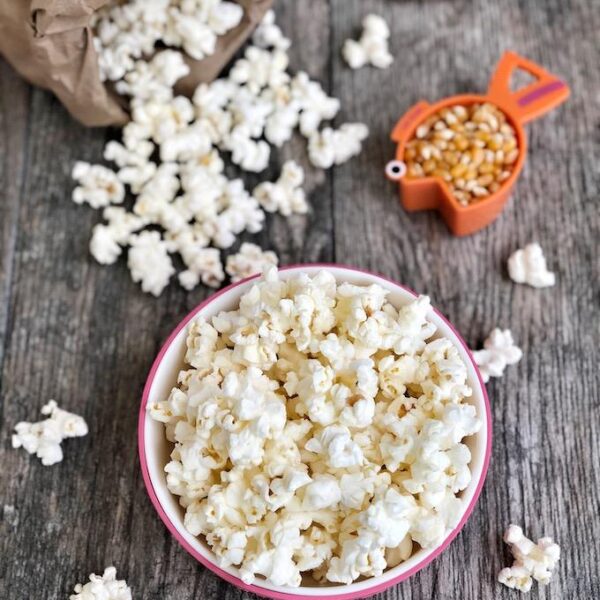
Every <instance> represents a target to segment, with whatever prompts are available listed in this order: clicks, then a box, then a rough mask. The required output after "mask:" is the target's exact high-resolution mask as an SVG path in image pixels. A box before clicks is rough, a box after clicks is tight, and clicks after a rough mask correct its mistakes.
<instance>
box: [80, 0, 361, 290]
mask: <svg viewBox="0 0 600 600" xmlns="http://www.w3.org/2000/svg"><path fill="white" fill-rule="evenodd" d="M241 18H242V8H241V7H240V5H238V4H232V3H230V2H225V1H222V0H193V1H190V2H187V1H185V2H184V1H183V0H152V2H144V1H143V0H129V2H126V3H122V4H121V3H119V4H117V5H110V6H108V7H104V8H102V9H100V10H99V11H97V13H95V17H94V23H93V31H94V35H95V44H96V47H97V49H98V54H99V62H100V67H101V72H102V73H103V76H104V77H105V78H106V79H109V80H111V81H115V87H116V89H117V91H118V92H119V93H121V94H123V95H124V96H130V97H131V99H130V107H131V118H132V120H131V122H130V123H128V124H127V125H126V126H125V127H124V128H123V134H122V141H116V140H112V141H109V142H108V143H107V144H106V147H105V149H104V158H105V159H106V160H110V161H112V162H114V163H115V165H116V168H115V170H114V171H113V170H111V169H109V168H107V167H104V166H100V165H88V164H87V163H77V165H76V166H75V169H74V172H73V177H74V178H75V179H76V180H77V182H78V183H79V185H78V187H76V188H75V190H74V191H73V199H74V200H75V201H76V202H78V203H82V202H87V203H89V204H90V205H92V206H93V207H94V208H104V207H106V206H108V205H109V204H117V203H121V202H123V200H124V197H125V186H127V188H128V191H129V192H131V194H132V195H133V196H134V203H133V212H127V211H125V210H121V211H119V212H105V213H104V219H105V220H106V222H103V223H99V224H98V225H96V226H95V228H94V230H93V234H92V238H91V240H90V253H91V254H92V256H93V257H94V258H95V259H96V260H97V261H98V262H99V263H101V264H104V265H108V264H113V263H115V262H116V261H117V260H118V258H119V256H120V255H121V254H122V253H123V250H124V249H126V248H129V250H128V255H129V256H128V265H129V268H130V271H131V276H132V278H133V280H134V281H136V282H140V283H141V284H142V290H143V291H146V292H148V293H152V294H154V295H159V294H160V293H161V292H162V291H163V290H164V288H165V287H166V285H167V284H168V282H169V281H170V278H171V276H172V275H173V274H174V273H175V267H174V265H173V262H172V260H171V257H170V256H169V254H170V253H178V254H179V255H180V256H181V259H182V261H183V263H184V265H185V268H184V270H183V271H181V272H180V273H179V274H178V279H179V282H180V284H181V285H182V286H183V287H184V288H185V289H187V290H192V289H193V288H194V287H195V286H197V285H199V284H200V283H203V284H204V285H208V286H212V287H218V286H219V285H220V284H221V282H222V281H223V280H224V278H225V273H224V270H223V264H222V262H221V254H220V252H219V249H226V248H229V247H231V246H232V245H233V244H234V243H235V241H236V239H237V237H238V236H239V235H240V234H241V233H242V232H248V233H258V232H259V231H260V230H261V229H262V228H263V224H264V221H265V215H264V211H266V212H279V213H281V214H282V215H284V216H289V215H291V214H295V213H299V214H304V213H306V212H308V203H307V201H306V196H305V193H304V191H303V190H302V184H303V181H304V172H303V170H302V168H301V167H300V166H299V165H298V164H297V163H296V162H294V161H288V162H286V163H285V164H284V165H283V167H282V171H281V176H280V177H279V179H278V180H277V181H276V182H263V183H261V184H259V185H258V186H257V187H256V188H255V189H254V193H253V195H250V194H249V193H248V191H247V190H246V189H245V188H244V183H243V181H242V180H241V179H228V177H227V176H226V175H225V163H224V160H223V158H222V154H225V153H227V155H228V157H229V159H230V161H231V162H232V163H233V164H235V165H237V166H239V167H240V168H241V169H242V170H244V171H248V172H254V173H259V172H261V171H264V170H265V169H266V168H267V167H268V166H269V162H270V160H271V147H272V146H275V147H281V146H282V145H283V144H285V143H286V142H287V141H289V140H290V139H291V138H292V136H293V134H294V131H295V130H296V129H299V131H300V133H301V134H302V135H303V136H305V137H307V138H309V143H308V146H309V155H310V158H311V160H312V162H313V163H314V164H315V165H318V166H321V167H323V168H330V167H332V166H333V165H338V164H341V163H343V162H345V161H347V160H349V159H350V158H352V157H353V156H355V155H357V154H358V153H359V152H360V151H361V145H362V141H363V140H364V139H365V138H366V137H367V135H368V130H367V128H366V126H364V125H362V124H353V123H349V124H342V125H341V126H340V127H339V129H337V130H333V129H331V128H324V129H323V130H322V131H320V128H321V126H322V124H323V123H324V122H325V121H329V120H331V119H333V118H334V117H335V116H336V115H337V113H338V111H339V109H340V102H339V100H337V99H336V98H332V97H330V96H328V95H327V94H326V93H325V91H324V90H323V88H322V87H321V85H320V84H319V83H318V82H316V81H313V80H311V79H310V77H309V76H308V75H307V74H306V73H304V72H300V73H297V74H296V75H294V76H292V75H291V74H290V73H289V72H288V63H289V58H288V55H287V49H288V48H289V45H290V42H289V40H287V39H286V38H285V37H284V36H283V33H282V32H281V30H280V29H279V28H278V27H277V25H276V23H275V13H273V12H272V11H269V12H268V13H266V15H265V18H264V20H263V22H262V23H261V24H260V25H259V27H258V28H257V29H256V31H255V33H254V36H253V40H254V42H255V44H254V45H250V46H248V47H247V48H246V50H245V52H244V56H243V57H242V58H240V59H239V60H237V61H236V62H235V63H234V64H233V65H232V67H231V70H230V72H229V75H228V77H226V78H222V79H217V80H216V81H214V82H212V83H209V84H206V83H204V84H201V85H199V86H198V87H197V89H196V90H195V92H194V94H193V97H192V99H191V100H190V99H189V98H186V97H184V96H178V95H176V94H175V92H174V89H173V88H174V86H175V84H176V82H177V81H178V80H179V79H180V78H181V77H184V76H186V75H187V74H188V73H189V67H188V65H187V64H186V62H185V58H184V56H183V54H182V53H181V52H180V51H179V50H175V49H172V48H183V50H184V51H186V52H187V53H188V54H189V55H190V56H192V57H193V58H201V57H202V56H206V55H209V54H211V53H212V52H213V50H214V42H215V41H216V37H217V36H219V35H223V34H224V33H226V32H227V31H229V30H230V29H231V28H233V27H235V26H236V25H237V24H238V23H239V22H240V19H241ZM160 46H166V47H167V48H166V49H162V50H159V51H157V48H158V47H160ZM146 228H150V229H149V230H147V229H146ZM273 257H274V255H272V253H268V252H267V253H264V254H262V255H259V254H258V253H256V252H254V251H253V253H249V251H247V253H246V254H242V255H238V256H236V257H233V258H232V260H231V261H230V262H229V263H228V264H229V265H230V267H229V270H230V271H232V276H233V277H234V278H235V277H238V276H240V277H241V276H242V274H243V273H244V272H246V271H249V272H251V273H254V272H255V270H256V269H260V268H261V265H263V264H264V263H265V261H266V262H269V263H271V264H273V263H274V260H275V261H276V257H275V259H274V258H273Z"/></svg>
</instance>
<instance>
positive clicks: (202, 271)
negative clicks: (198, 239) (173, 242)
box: [178, 248, 225, 290]
mask: <svg viewBox="0 0 600 600" xmlns="http://www.w3.org/2000/svg"><path fill="white" fill-rule="evenodd" d="M184 252H185V250H184ZM186 265H187V267H188V268H187V269H186V270H185V271H182V272H181V273H179V275H178V277H179V283H180V284H181V286H182V287H184V288H185V289H186V290H193V289H194V288H195V287H196V286H197V285H198V283H199V282H200V281H202V283H204V284H205V285H207V286H209V287H219V285H220V284H221V282H222V281H223V279H225V273H224V272H223V263H222V262H221V253H220V252H219V251H218V250H217V249H216V248H202V249H199V250H198V251H197V252H195V253H194V258H193V259H192V260H188V261H187V262H186Z"/></svg>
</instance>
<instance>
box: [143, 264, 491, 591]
mask: <svg viewBox="0 0 600 600" xmlns="http://www.w3.org/2000/svg"><path fill="white" fill-rule="evenodd" d="M323 268H326V269H327V270H328V271H330V272H332V273H333V275H334V276H335V277H336V279H337V280H338V281H348V282H350V283H354V284H361V285H370V284H372V283H378V284H379V285H381V286H382V287H385V288H386V289H388V290H389V291H390V294H389V296H388V298H389V300H390V301H391V302H392V304H394V305H395V306H401V305H403V304H406V303H408V302H410V301H411V300H412V299H414V297H415V294H414V293H413V292H411V291H409V290H407V289H405V288H403V287H401V286H399V285H398V284H395V283H393V282H391V281H389V280H386V279H384V278H381V277H378V276H375V275H372V274H370V273H364V272H361V271H357V270H355V269H350V268H346V267H339V266H330V265H323V266H318V265H315V266H302V267H291V268H287V269H281V270H280V276H281V277H283V278H287V277H290V276H292V275H294V274H296V273H298V272H305V273H308V274H311V275H313V274H316V273H317V272H318V271H319V270H322V269H323ZM253 283H254V281H253V280H249V281H245V282H242V283H240V284H237V285H235V286H230V287H229V288H226V289H224V290H223V291H221V292H220V293H218V294H216V295H214V296H212V297H211V298H209V299H208V300H207V301H206V302H205V303H203V304H201V305H200V306H199V307H197V308H196V309H195V310H194V311H192V313H190V314H189V315H188V316H187V317H186V318H185V319H184V320H183V321H182V323H181V324H180V325H179V326H178V328H177V329H176V330H175V331H174V332H173V333H172V334H171V336H170V338H169V339H168V340H167V342H166V343H165V345H164V346H163V349H162V350H161V352H160V354H159V356H158V357H157V359H156V361H155V363H154V365H153V367H152V370H151V372H150V375H149V377H148V381H147V384H146V388H145V390H144V396H143V399H142V406H141V410H140V423H139V438H140V439H139V444H140V457H141V462H142V469H143V472H144V478H145V481H146V486H147V488H148V492H149V494H150V497H151V499H152V501H153V503H154V505H155V507H156V509H157V510H158V512H159V515H160V517H161V519H162V520H163V521H164V522H165V524H166V525H167V527H168V528H169V529H170V530H171V532H172V533H173V534H174V535H175V536H176V538H177V539H178V541H179V542H180V543H181V544H182V545H183V546H184V547H185V548H186V550H187V551H188V552H190V553H191V554H192V555H193V556H194V557H195V558H196V559H198V560H199V561H200V562H202V563H203V564H204V565H205V566H208V567H209V568H210V569H212V570H213V571H215V572H217V574H219V575H221V576H222V577H224V578H225V579H227V580H229V581H231V582H233V583H235V584H236V585H238V586H240V587H243V588H245V589H252V591H255V592H257V593H259V594H260V593H263V594H267V595H270V596H274V597H280V598H290V597H293V595H296V596H298V595H302V596H313V597H321V598H323V597H330V598H331V597H336V596H337V597H338V598H342V597H343V598H350V597H352V596H353V595H354V594H357V595H360V594H361V593H364V592H365V591H366V590H369V591H370V592H371V593H374V592H375V591H378V590H380V589H383V588H385V587H387V586H388V585H391V584H392V583H395V582H397V581H400V580H402V579H405V578H406V577H409V576H410V575H412V574H413V573H415V572H416V571H418V570H419V569H421V568H423V567H424V566H425V565H426V564H427V563H428V562H430V561H431V560H432V559H433V558H434V557H435V556H437V554H439V553H440V552H441V551H442V550H443V549H444V548H445V547H446V546H447V545H448V544H449V543H450V542H451V540H452V539H453V538H454V537H455V536H456V535H457V534H458V532H459V530H460V529H461V528H462V526H463V525H464V523H465V522H466V520H467V518H468V516H469V514H470V513H471V511H472V509H473V507H474V504H475V501H476V500H477V497H478V495H479V492H480V490H481V486H482V485H483V480H484V478H485V473H486V470H487V463H488V460H489V450H490V441H491V440H490V426H491V423H490V413H489V405H488V401H487V396H486V393H485V388H484V386H483V383H482V382H481V379H480V376H479V373H478V371H477V369H476V367H475V365H474V363H473V361H472V359H471V356H470V353H469V351H468V350H467V348H466V346H465V344H464V342H463V341H462V339H461V338H460V337H459V336H458V334H457V333H456V332H455V330H454V329H453V327H452V326H451V325H450V324H449V323H448V322H447V321H446V320H445V319H444V317H442V315H441V314H440V313H438V312H437V311H435V310H432V311H431V313H430V314H429V316H428V317H429V319H430V320H431V321H433V322H434V323H435V325H436V326H437V328H438V333H437V334H436V336H439V335H442V336H446V337H448V338H449V339H450V340H451V341H453V342H454V343H455V345H456V347H457V349H458V351H459V353H460V355H461V357H462V359H463V360H464V362H465V364H466V365H467V370H468V382H469V385H470V386H471V387H472V389H473V396H472V397H471V398H470V399H469V402H470V403H471V404H473V405H474V406H475V408H476V410H477V415H478V417H479V418H480V419H481V421H482V423H483V425H482V428H481V430H480V431H479V432H478V433H477V434H476V435H474V436H472V437H470V438H468V439H467V440H465V443H466V444H467V445H468V446H469V449H470V450H471V454H472V459H471V472H472V479H471V482H470V484H469V486H468V487H467V488H466V489H465V490H464V491H463V492H462V493H461V497H462V499H463V506H464V509H463V515H462V518H461V520H460V522H459V524H458V525H457V527H455V528H454V529H453V530H452V531H451V532H450V533H449V534H448V536H447V537H446V538H445V540H444V542H443V543H442V544H441V545H440V546H438V547H437V548H433V549H427V550H424V549H420V550H418V551H417V552H415V553H414V554H413V555H412V556H411V557H410V558H409V559H408V560H407V561H405V562H403V563H401V564H400V565H398V566H396V567H392V568H390V569H388V570H386V571H385V572H384V574H383V575H382V576H381V577H377V578H370V579H365V580H363V581H357V582H355V583H352V584H350V585H342V586H340V585H336V584H330V585H328V586H321V585H320V586H318V587H308V586H305V585H303V586H302V587H300V588H283V587H279V586H274V585H271V584H269V583H267V582H266V581H264V580H259V579H258V578H257V580H256V582H255V583H254V585H253V586H247V585H244V584H243V583H242V582H241V580H240V579H239V575H238V571H237V569H236V568H234V567H229V568H221V567H218V566H217V565H216V564H215V557H214V554H213V553H212V551H211V549H210V547H209V546H208V544H207V543H206V542H204V541H203V540H202V539H201V538H197V537H195V536H193V535H191V534H190V533H188V532H187V531H186V529H185V527H184V525H183V514H184V513H183V509H182V508H181V506H180V505H179V502H178V499H177V497H176V496H174V495H173V494H171V492H170V491H169V490H168V489H167V485H166V477H165V473H164V466H165V465H166V464H167V462H168V461H169V455H170V452H171V449H172V445H171V444H170V443H169V442H168V441H167V440H166V438H165V435H164V425H163V424H162V423H159V422H156V421H154V420H152V419H151V418H150V416H148V415H147V414H146V411H145V407H146V404H147V403H148V402H154V401H156V400H159V399H160V400H162V399H164V398H166V397H167V396H168V395H169V392H170V391H171V389H172V387H173V386H174V385H175V384H176V379H177V374H178V372H179V371H180V370H181V369H182V368H184V366H185V365H184V360H183V359H184V355H185V350H186V345H185V340H186V337H187V330H188V328H187V325H188V323H189V322H190V321H191V320H192V319H193V318H194V317H196V316H198V315H200V314H202V315H204V316H206V317H210V316H213V315H215V314H217V313H218V312H220V311H222V310H233V309H235V308H237V306H238V304H239V299H240V296H241V295H242V294H244V293H245V292H246V291H247V290H248V289H249V287H250V286H252V285H253ZM434 337H435V336H434ZM375 588H378V589H375ZM340 594H341V595H340Z"/></svg>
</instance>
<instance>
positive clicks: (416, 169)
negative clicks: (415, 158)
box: [406, 163, 425, 178]
mask: <svg viewBox="0 0 600 600" xmlns="http://www.w3.org/2000/svg"><path fill="white" fill-rule="evenodd" d="M406 175H407V177H415V178H417V177H423V175H425V173H424V172H423V167H422V166H421V165H420V164H419V163H410V164H408V165H407V167H406Z"/></svg>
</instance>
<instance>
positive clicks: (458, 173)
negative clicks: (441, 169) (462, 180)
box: [450, 162, 468, 179]
mask: <svg viewBox="0 0 600 600" xmlns="http://www.w3.org/2000/svg"><path fill="white" fill-rule="evenodd" d="M467 169H468V166H467V165H465V164H463V163H462V162H461V163H458V164H457V165H454V166H453V167H452V169H451V170H450V174H451V175H452V177H453V178H454V179H458V178H459V177H462V176H463V175H464V174H465V173H466V172H467Z"/></svg>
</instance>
